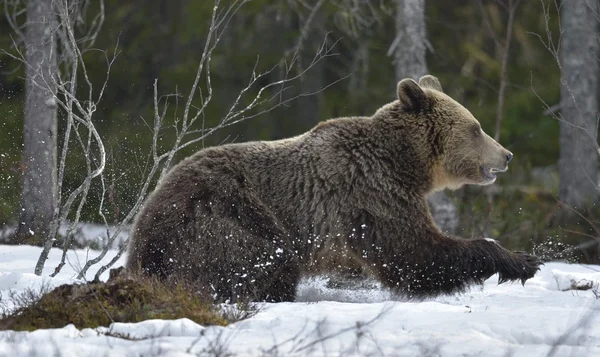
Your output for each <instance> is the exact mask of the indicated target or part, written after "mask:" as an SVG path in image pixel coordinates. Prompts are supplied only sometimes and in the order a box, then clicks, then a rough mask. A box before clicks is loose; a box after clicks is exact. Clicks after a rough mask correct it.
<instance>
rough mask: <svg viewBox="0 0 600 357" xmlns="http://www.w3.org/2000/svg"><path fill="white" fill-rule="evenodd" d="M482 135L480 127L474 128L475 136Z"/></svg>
mask: <svg viewBox="0 0 600 357" xmlns="http://www.w3.org/2000/svg"><path fill="white" fill-rule="evenodd" d="M479 135H481V129H480V128H479V127H478V126H475V127H473V136H474V137H479Z"/></svg>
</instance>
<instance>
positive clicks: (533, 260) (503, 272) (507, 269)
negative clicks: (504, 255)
mask: <svg viewBox="0 0 600 357" xmlns="http://www.w3.org/2000/svg"><path fill="white" fill-rule="evenodd" d="M511 258H513V259H511V261H510V262H507V263H506V264H505V265H503V266H501V267H500V268H499V269H498V270H499V271H498V273H499V278H498V284H502V283H504V282H507V281H515V280H520V281H521V284H522V285H525V282H526V281H527V280H529V279H531V278H533V276H534V275H535V273H536V272H537V271H538V270H540V266H541V265H544V263H542V262H541V261H540V259H539V258H538V257H536V256H533V255H530V254H529V253H527V252H523V251H518V252H512V257H511Z"/></svg>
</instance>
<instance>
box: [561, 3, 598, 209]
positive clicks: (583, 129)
mask: <svg viewBox="0 0 600 357" xmlns="http://www.w3.org/2000/svg"><path fill="white" fill-rule="evenodd" d="M597 15H598V2H597V1H563V2H562V6H561V13H560V21H561V25H562V31H563V32H562V37H561V42H560V50H561V52H560V62H561V88H560V97H561V99H560V108H561V116H562V120H561V122H560V161H559V167H560V183H559V192H558V194H559V198H560V200H561V201H562V202H563V203H565V204H567V205H569V206H571V207H573V208H575V209H581V208H585V206H586V205H588V204H591V203H594V202H597V200H598V189H599V188H598V153H597V147H598V146H597V138H598V58H597V53H598V47H599V46H598V38H597V35H598V31H597V26H598V21H597V18H596V16H597ZM564 211H565V212H572V210H564Z"/></svg>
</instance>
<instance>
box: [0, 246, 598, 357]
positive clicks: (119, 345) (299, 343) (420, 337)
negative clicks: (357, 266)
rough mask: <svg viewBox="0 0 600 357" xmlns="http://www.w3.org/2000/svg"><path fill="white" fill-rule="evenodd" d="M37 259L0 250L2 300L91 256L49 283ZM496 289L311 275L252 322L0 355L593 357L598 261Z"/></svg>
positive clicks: (557, 267)
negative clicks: (344, 282) (425, 287)
mask: <svg viewBox="0 0 600 357" xmlns="http://www.w3.org/2000/svg"><path fill="white" fill-rule="evenodd" d="M39 252H40V248H37V247H25V246H21V247H15V246H2V245H0V292H2V294H3V296H6V294H7V293H8V292H9V291H10V290H14V291H22V290H23V289H26V288H28V287H32V286H33V287H36V286H39V285H41V284H42V283H46V284H49V285H51V286H56V285H60V284H63V283H70V282H73V281H74V280H73V279H74V278H75V277H76V272H77V271H78V267H80V266H82V265H83V263H84V262H85V259H86V256H87V255H88V254H89V256H90V257H95V256H96V254H97V252H87V251H84V250H77V251H72V252H69V264H67V265H66V266H65V267H64V268H63V272H61V273H60V274H59V275H58V276H57V277H56V278H49V277H47V274H48V273H49V272H50V271H52V270H53V269H54V267H55V266H56V264H57V263H58V261H59V259H60V253H61V252H60V251H59V250H52V252H51V255H50V259H49V261H48V262H47V264H46V270H45V271H44V275H46V276H45V277H38V276H35V275H33V274H32V273H31V272H32V271H33V267H34V266H35V262H36V260H37V256H38V254H39ZM114 253H115V252H112V253H111V254H109V255H107V257H106V259H105V261H108V260H109V259H110V258H111V257H112V256H113V254H114ZM122 264H123V258H122V260H121V261H120V262H119V263H118V264H117V266H119V265H122ZM94 272H95V271H90V275H91V276H92V275H93V274H94ZM106 274H107V273H106ZM106 274H105V275H103V278H104V279H106V278H107V275H106ZM497 282H498V277H497V276H493V277H492V278H490V279H488V280H487V281H486V282H485V284H484V286H483V287H476V288H473V289H471V291H469V292H467V293H465V294H462V295H457V296H446V297H440V298H437V299H431V300H428V301H423V302H404V301H401V300H400V299H395V298H394V297H393V295H392V294H391V293H389V292H388V291H386V290H384V289H381V287H379V286H378V285H377V284H375V285H376V287H375V288H374V289H357V290H340V289H331V288H328V287H327V286H326V281H325V280H324V279H322V278H321V279H319V278H315V279H311V280H306V281H304V282H303V284H302V285H301V286H300V288H299V290H298V299H299V302H295V303H279V304H260V305H259V312H258V313H257V314H256V315H255V316H253V317H251V318H249V319H247V320H244V321H240V322H238V323H235V324H233V325H230V326H227V327H216V326H210V327H204V326H200V325H197V324H196V323H194V322H192V321H190V320H188V319H178V320H172V321H165V320H149V321H144V322H140V323H135V324H134V323H132V324H126V323H114V324H112V325H111V326H106V327H99V328H96V329H83V330H79V329H77V328H75V327H74V326H73V325H69V326H65V327H64V328H60V329H49V330H37V331H34V332H14V331H0V356H52V355H59V356H65V357H67V356H78V357H79V356H198V355H202V356H215V355H226V353H225V352H228V353H231V354H232V355H235V356H340V355H344V356H365V355H369V354H371V355H373V356H427V355H432V356H438V355H441V356H445V357H446V356H448V357H453V356H505V355H507V353H508V352H512V356H546V355H548V353H549V352H550V351H551V350H552V348H553V346H556V348H557V349H556V350H555V351H554V352H553V353H554V356H600V302H599V301H598V300H597V299H596V298H595V296H594V293H593V289H594V286H597V284H599V283H600V266H592V265H569V264H565V263H546V265H544V266H542V271H541V272H539V274H538V275H536V277H534V278H533V279H531V280H529V281H528V282H527V283H526V284H525V286H524V287H523V286H522V285H521V284H519V283H513V284H502V285H497Z"/></svg>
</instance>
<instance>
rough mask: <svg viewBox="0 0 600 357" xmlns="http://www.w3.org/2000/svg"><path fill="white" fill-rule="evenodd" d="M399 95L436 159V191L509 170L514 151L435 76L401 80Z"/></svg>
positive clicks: (490, 179) (493, 177) (482, 180)
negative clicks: (507, 148) (497, 139)
mask: <svg viewBox="0 0 600 357" xmlns="http://www.w3.org/2000/svg"><path fill="white" fill-rule="evenodd" d="M398 100H399V105H400V107H401V111H402V112H403V113H404V115H409V116H410V117H412V119H413V122H415V123H417V125H418V128H415V130H416V132H417V133H419V131H420V130H425V132H423V133H419V134H420V135H421V136H422V138H423V139H424V140H425V141H426V144H427V146H428V148H429V149H428V150H429V152H428V157H430V158H432V161H433V162H432V163H431V169H432V175H433V178H432V179H433V180H432V181H433V182H432V191H437V190H442V189H444V188H449V189H457V188H459V187H461V186H462V185H465V184H476V185H488V184H491V183H493V182H494V181H496V173H497V172H504V171H506V170H507V169H508V163H509V162H510V161H511V159H512V157H513V154H512V153H511V152H510V151H508V150H506V149H505V148H504V147H502V145H500V144H499V143H498V142H496V141H495V140H494V139H493V138H491V137H490V136H489V135H487V134H486V133H485V132H484V131H483V130H482V129H481V125H480V124H479V122H478V121H477V119H475V117H474V116H473V115H472V114H471V112H469V111H468V110H467V109H466V108H465V107H463V106H462V105H461V104H460V103H458V102H457V101H456V100H454V99H452V98H450V97H449V96H448V95H446V94H445V93H444V92H443V91H442V86H441V84H440V82H439V80H438V79H437V78H436V77H434V76H431V75H426V76H423V77H421V78H420V80H419V83H417V82H415V81H414V80H413V79H403V80H401V81H400V82H399V83H398Z"/></svg>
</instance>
